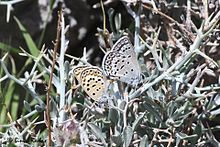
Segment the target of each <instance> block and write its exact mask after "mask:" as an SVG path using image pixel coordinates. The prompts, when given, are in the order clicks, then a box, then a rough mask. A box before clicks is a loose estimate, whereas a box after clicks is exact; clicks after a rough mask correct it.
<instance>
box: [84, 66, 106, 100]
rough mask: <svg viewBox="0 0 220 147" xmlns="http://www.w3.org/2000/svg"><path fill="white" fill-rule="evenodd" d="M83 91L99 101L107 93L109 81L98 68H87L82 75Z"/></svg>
mask: <svg viewBox="0 0 220 147" xmlns="http://www.w3.org/2000/svg"><path fill="white" fill-rule="evenodd" d="M80 83H81V86H82V88H83V90H84V91H85V92H86V93H87V94H88V95H89V97H91V98H92V99H93V100H95V101H99V100H100V99H101V98H102V97H103V95H104V94H105V93H106V91H107V88H108V85H109V83H108V81H107V79H106V77H105V76H104V75H103V73H102V71H101V70H100V69H99V68H97V67H87V68H85V69H84V70H83V71H82V73H81V75H80Z"/></svg>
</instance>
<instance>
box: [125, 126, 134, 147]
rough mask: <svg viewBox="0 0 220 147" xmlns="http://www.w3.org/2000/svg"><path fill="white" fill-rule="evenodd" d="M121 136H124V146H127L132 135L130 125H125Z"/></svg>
mask: <svg viewBox="0 0 220 147" xmlns="http://www.w3.org/2000/svg"><path fill="white" fill-rule="evenodd" d="M123 136H124V145H125V147H129V145H130V142H131V140H132V136H133V130H132V127H130V126H127V127H125V129H124V132H123Z"/></svg>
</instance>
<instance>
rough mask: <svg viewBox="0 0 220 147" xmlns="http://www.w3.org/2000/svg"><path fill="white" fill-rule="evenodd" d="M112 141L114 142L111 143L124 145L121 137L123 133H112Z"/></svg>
mask: <svg viewBox="0 0 220 147" xmlns="http://www.w3.org/2000/svg"><path fill="white" fill-rule="evenodd" d="M111 141H112V143H111V144H113V143H114V144H117V146H122V143H123V141H122V138H121V135H112V136H111Z"/></svg>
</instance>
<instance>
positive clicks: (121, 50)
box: [102, 36, 143, 87]
mask: <svg viewBox="0 0 220 147" xmlns="http://www.w3.org/2000/svg"><path fill="white" fill-rule="evenodd" d="M102 68H103V70H104V73H105V75H106V76H108V77H110V78H111V79H115V78H116V79H118V80H120V81H122V82H125V83H127V84H129V85H132V86H133V87H135V86H137V85H138V84H140V83H142V81H143V77H142V74H141V68H140V66H139V64H138V61H137V56H136V53H135V51H134V46H133V45H132V43H131V42H130V40H129V38H128V37H127V36H123V37H121V38H120V39H119V40H118V41H117V42H116V43H115V44H114V45H113V47H112V49H111V50H110V51H109V52H107V53H106V54H105V56H104V58H103V61H102Z"/></svg>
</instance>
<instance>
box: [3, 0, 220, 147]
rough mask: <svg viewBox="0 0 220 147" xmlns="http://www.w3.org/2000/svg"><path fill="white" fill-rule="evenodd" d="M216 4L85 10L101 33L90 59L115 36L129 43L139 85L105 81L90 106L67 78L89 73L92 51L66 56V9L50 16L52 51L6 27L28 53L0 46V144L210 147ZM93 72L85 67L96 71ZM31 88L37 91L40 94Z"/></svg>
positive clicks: (131, 2) (132, 0)
mask: <svg viewBox="0 0 220 147" xmlns="http://www.w3.org/2000/svg"><path fill="white" fill-rule="evenodd" d="M218 3H219V2H218V1H190V0H187V1H156V0H155V1H153V0H152V1H147V0H142V1H136V0H121V1H120V2H119V1H118V2H114V1H111V0H110V1H104V2H102V1H100V2H97V3H96V4H94V5H93V8H94V9H100V10H101V11H100V13H101V12H102V13H101V15H100V16H102V27H99V28H97V31H96V32H97V33H96V34H94V35H96V36H97V38H98V40H99V52H104V53H105V52H107V51H109V50H111V47H112V46H113V44H114V43H115V42H116V41H117V40H118V39H119V38H120V37H122V36H125V35H126V36H128V37H129V38H130V40H131V42H133V45H134V49H135V52H136V54H137V59H138V62H139V64H140V67H141V72H142V74H143V77H144V80H143V83H142V84H139V85H138V86H134V87H132V86H130V85H128V84H126V83H124V82H121V81H120V80H117V78H116V79H115V80H110V79H109V77H106V78H107V79H108V80H109V82H110V86H109V87H108V90H107V91H108V93H109V95H108V97H107V98H106V99H105V100H104V101H101V99H100V101H94V100H92V99H91V98H90V97H89V96H88V95H87V94H86V93H85V92H84V91H83V90H82V87H81V86H79V84H78V82H77V81H76V79H75V77H76V75H74V74H73V69H74V68H75V67H77V66H79V65H87V66H91V64H93V63H94V61H91V60H90V59H91V58H90V57H91V54H90V51H91V52H94V50H90V51H88V50H86V48H84V50H83V56H82V57H79V58H78V57H75V56H71V55H68V54H67V53H66V51H67V50H68V43H69V41H68V38H67V37H66V33H67V32H68V24H67V25H66V24H65V21H64V18H65V9H63V10H62V11H59V12H58V14H59V15H58V23H57V24H58V26H57V36H54V38H55V39H54V40H55V41H54V48H53V49H50V48H47V46H45V45H43V46H42V47H41V48H38V47H37V45H36V44H35V43H34V41H33V40H32V38H31V36H30V35H29V34H28V32H27V30H26V29H25V26H23V25H22V23H21V22H20V21H19V19H17V18H14V19H15V21H16V23H17V25H18V27H19V29H20V32H21V34H22V35H23V37H24V39H25V42H26V45H27V47H28V48H27V49H22V48H20V50H19V54H18V50H17V49H15V48H13V47H12V46H13V44H12V45H8V44H4V43H3V42H0V46H1V47H0V48H1V49H2V50H1V59H0V65H1V66H0V101H1V104H0V105H1V106H0V113H1V115H0V129H1V133H0V144H1V145H2V146H9V145H12V146H13V145H14V146H47V145H50V146H71V145H72V146H82V147H83V146H95V147H101V146H113V147H114V146H117V147H120V146H123V147H132V146H134V147H146V146H152V147H153V146H167V147H171V146H219V144H220V143H219V138H218V134H219V124H218V117H219V112H220V111H219V106H218V105H219V98H220V97H219V89H220V85H219V63H220V62H219V61H220V58H219V56H218V55H219V54H220V51H219V21H220V11H219V4H218ZM0 4H1V2H0ZM114 4H115V5H114ZM117 4H121V5H120V8H121V10H120V8H118V7H116V6H117ZM215 4H216V5H215ZM217 4H218V5H217ZM54 11H55V10H54ZM9 15H10V14H9ZM54 25H55V24H54ZM45 35H47V34H45ZM12 53H16V55H18V56H22V58H24V60H25V64H24V66H23V68H22V69H17V67H16V66H17V63H18V62H17V61H16V58H14V56H12ZM96 58H101V57H96ZM101 59H102V58H101ZM97 61H101V60H97ZM16 62H17V63H16ZM100 65H101V62H100V63H98V64H97V65H93V66H96V67H99V68H100V69H101V68H102V67H101V66H100ZM42 87H43V88H42ZM39 89H46V92H45V93H44V94H40V92H39ZM21 91H22V92H21ZM21 103H23V104H21ZM20 106H24V107H22V108H21V107H20ZM19 111H21V112H19ZM18 114H20V115H18Z"/></svg>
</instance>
